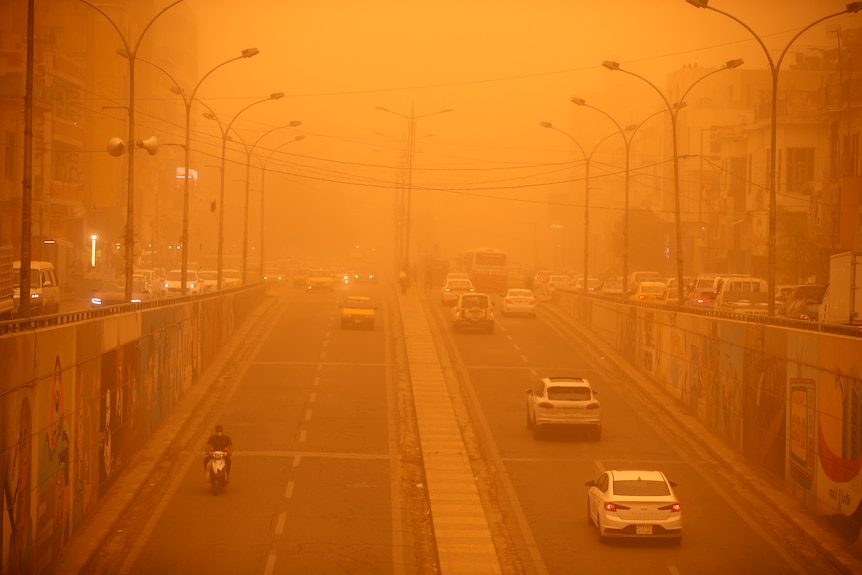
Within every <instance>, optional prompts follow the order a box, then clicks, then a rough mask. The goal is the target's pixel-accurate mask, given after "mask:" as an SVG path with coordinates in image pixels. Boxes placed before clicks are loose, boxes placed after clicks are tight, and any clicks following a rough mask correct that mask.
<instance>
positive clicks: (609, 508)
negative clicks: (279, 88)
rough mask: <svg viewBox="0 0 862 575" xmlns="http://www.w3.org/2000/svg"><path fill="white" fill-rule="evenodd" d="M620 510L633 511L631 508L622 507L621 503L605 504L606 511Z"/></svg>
mask: <svg viewBox="0 0 862 575" xmlns="http://www.w3.org/2000/svg"><path fill="white" fill-rule="evenodd" d="M618 509H623V510H626V509H631V507H627V506H625V505H620V504H619V503H612V502H610V501H608V502H607V503H605V511H616V510H618Z"/></svg>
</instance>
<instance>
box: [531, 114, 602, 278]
mask: <svg viewBox="0 0 862 575" xmlns="http://www.w3.org/2000/svg"><path fill="white" fill-rule="evenodd" d="M539 125H540V126H542V127H543V128H548V129H551V130H555V131H557V132H559V133H561V134H563V135H564V136H566V137H568V138H569V139H570V140H571V141H573V142H574V143H575V145H576V146H577V147H578V149H579V150H580V151H581V155H582V156H583V157H584V172H585V173H584V293H588V292H589V291H590V287H589V286H590V282H589V277H590V274H589V268H590V163H591V162H592V159H593V154H595V153H596V150H598V149H599V146H600V145H601V144H602V143H603V142H604V141H605V140H607V139H608V138H610V137H611V136H616V133H614V134H608V135H607V136H605V137H604V138H602V139H601V140H599V141H598V142H597V143H596V145H595V146H593V149H592V150H590V153H589V154H587V153H586V152H585V151H584V148H583V147H581V144H580V143H578V141H577V140H576V139H575V137H574V136H572V135H571V134H570V133H568V132H566V131H565V130H561V129H560V128H557V127H556V126H554V125H553V124H552V123H550V122H539Z"/></svg>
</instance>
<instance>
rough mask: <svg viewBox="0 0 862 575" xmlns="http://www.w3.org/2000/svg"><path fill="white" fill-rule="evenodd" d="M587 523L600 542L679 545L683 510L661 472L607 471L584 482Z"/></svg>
mask: <svg viewBox="0 0 862 575" xmlns="http://www.w3.org/2000/svg"><path fill="white" fill-rule="evenodd" d="M586 485H587V487H589V488H590V489H589V491H588V492H587V521H588V522H589V523H590V524H594V525H595V526H596V529H597V531H598V535H599V541H600V542H602V541H605V540H606V539H608V538H611V537H629V538H637V539H640V538H644V539H650V538H656V539H672V540H674V542H675V543H680V542H682V507H681V506H680V504H679V499H678V498H677V496H676V493H674V491H673V488H674V487H676V483H674V482H673V481H669V480H668V478H667V477H665V475H664V473H662V472H661V471H648V470H625V471H619V470H608V471H605V472H604V473H602V474H601V475H599V477H598V479H595V480H590V481H587V482H586Z"/></svg>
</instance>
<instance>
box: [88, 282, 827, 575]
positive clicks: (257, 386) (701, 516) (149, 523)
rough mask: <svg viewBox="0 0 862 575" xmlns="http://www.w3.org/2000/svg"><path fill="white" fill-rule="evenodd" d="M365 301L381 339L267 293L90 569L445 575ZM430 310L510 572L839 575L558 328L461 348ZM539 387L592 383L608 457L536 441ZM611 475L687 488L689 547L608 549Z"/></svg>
mask: <svg viewBox="0 0 862 575" xmlns="http://www.w3.org/2000/svg"><path fill="white" fill-rule="evenodd" d="M344 289H350V288H344ZM357 289H358V291H359V293H363V294H368V295H371V296H372V297H373V298H374V299H375V301H376V302H377V305H378V306H379V308H380V309H378V312H377V313H378V321H377V325H376V328H375V329H374V330H345V329H341V328H340V327H339V323H338V313H339V308H338V303H339V302H340V301H341V300H342V299H343V297H344V295H345V293H344V291H342V290H338V291H336V292H334V293H304V292H302V291H300V290H293V289H283V290H279V291H278V292H277V293H276V295H277V299H276V300H275V302H274V303H273V304H272V307H271V311H270V312H268V313H267V314H266V320H265V321H263V322H262V323H261V325H260V326H258V327H257V329H256V330H255V331H254V332H252V333H251V334H249V336H248V338H247V341H246V342H245V345H244V346H242V347H241V348H240V350H239V351H238V352H237V357H236V360H235V361H231V362H230V364H229V367H228V368H227V370H226V371H225V373H223V374H221V377H220V379H219V382H218V384H217V385H216V386H215V387H214V390H213V392H212V394H211V397H210V398H209V399H208V402H207V405H206V407H205V408H202V409H201V410H200V412H199V413H197V414H195V416H194V417H193V418H191V420H190V423H189V425H187V427H188V430H187V431H186V432H185V434H184V435H183V436H182V437H180V438H178V440H177V441H176V442H175V443H177V447H176V448H175V449H174V451H173V452H172V454H173V455H172V457H169V458H165V462H164V464H163V465H160V467H159V468H157V470H156V471H155V472H154V473H153V476H152V477H151V478H150V479H149V480H148V484H147V487H146V488H145V489H144V490H143V492H142V494H141V495H140V497H139V498H138V499H137V500H136V502H135V504H134V505H133V506H132V508H131V509H130V510H129V511H128V513H127V514H126V515H125V516H124V517H123V519H122V521H121V522H120V523H119V524H118V526H117V528H116V530H115V533H114V535H113V536H112V537H111V538H110V539H109V540H108V541H107V543H106V544H105V545H104V547H103V549H102V551H101V553H100V554H99V557H98V559H97V560H96V561H95V562H93V563H92V564H91V565H90V566H89V568H88V569H87V571H86V572H87V573H92V574H103V573H135V574H137V573H140V574H150V573H157V572H171V573H174V572H176V573H180V572H185V573H192V572H195V573H263V574H265V575H269V574H280V573H374V574H378V573H382V574H387V573H392V574H405V573H410V574H412V573H437V572H439V570H438V567H437V564H436V558H435V551H434V546H433V523H432V518H431V517H430V516H429V512H428V509H429V505H428V494H427V489H426V486H425V485H424V484H423V476H422V468H421V462H422V460H421V456H420V447H419V445H420V440H421V438H419V437H417V431H416V422H415V415H414V413H413V411H412V409H411V405H412V403H411V401H409V399H410V388H409V378H408V369H407V365H406V364H405V361H406V360H405V355H404V351H403V348H404V345H403V343H404V342H403V338H402V335H401V333H400V331H399V330H400V327H399V316H398V314H399V306H398V305H397V300H396V298H397V296H396V295H395V292H394V290H391V289H389V288H388V287H387V286H384V285H379V286H378V285H372V286H363V287H361V288H357ZM435 296H436V294H434V293H431V294H429V297H428V302H427V304H428V310H429V311H428V313H429V318H430V320H431V321H430V324H431V326H432V332H433V333H434V337H435V339H436V343H437V345H438V347H439V348H440V349H444V350H446V353H444V354H443V355H442V359H441V366H442V368H443V372H444V374H446V376H447V378H449V379H450V380H451V381H450V389H452V395H453V399H454V402H453V403H454V404H455V407H456V412H457V414H458V417H459V423H460V424H461V427H462V432H463V435H464V442H465V445H466V447H467V449H468V451H469V454H470V461H471V463H472V465H473V467H474V473H475V477H476V479H477V484H478V486H479V492H480V494H481V495H482V497H483V503H484V504H485V507H486V514H487V517H488V521H489V525H490V526H491V530H492V532H493V534H494V542H495V545H496V547H497V550H498V554H499V556H500V557H501V558H502V559H501V572H503V573H506V574H520V573H524V574H537V575H544V574H557V573H561V574H562V573H578V572H583V573H591V572H609V573H619V572H637V573H646V574H649V573H661V574H667V573H670V574H672V575H685V574H710V573H715V574H718V573H722V574H724V573H728V572H733V573H736V574H745V573H751V574H755V573H758V574H760V573H770V574H772V573H779V574H780V573H824V574H830V573H837V572H838V571H837V570H836V568H835V567H834V566H833V565H832V564H830V563H829V562H828V561H827V560H825V559H824V558H823V557H821V556H820V555H819V554H818V553H817V551H816V549H814V548H812V546H811V545H810V544H808V543H807V542H806V541H804V540H800V538H799V537H797V536H795V535H794V533H793V531H792V529H790V528H789V527H787V526H786V525H784V524H783V523H782V522H781V520H780V519H779V518H777V517H776V516H775V514H774V513H773V512H772V511H771V510H770V509H769V508H768V505H765V504H764V503H763V502H758V501H757V500H756V499H754V498H752V496H751V494H750V493H746V492H745V490H744V484H741V483H740V481H739V480H738V479H736V480H735V479H733V478H732V477H730V476H728V474H727V473H726V471H725V470H724V468H723V466H722V465H721V464H720V462H717V461H714V460H713V459H711V458H710V455H709V454H708V453H706V452H704V451H703V450H702V449H698V447H697V445H696V443H694V442H691V441H689V440H688V439H687V438H686V437H684V431H683V430H682V429H680V428H678V427H677V426H675V424H674V421H673V420H672V419H671V418H669V417H667V414H666V413H665V410H662V409H657V408H656V406H655V404H654V402H655V401H656V398H650V397H646V396H644V395H643V393H642V392H640V391H639V390H638V388H637V387H636V386H634V385H633V384H632V383H631V382H629V381H626V378H625V376H624V375H622V374H621V372H620V371H619V370H617V369H615V367H614V366H612V365H608V362H607V361H606V360H603V359H602V356H601V354H599V353H596V352H594V351H593V350H592V348H591V347H590V345H589V342H585V341H583V340H581V339H579V336H578V335H577V334H575V333H573V332H571V331H570V330H567V329H565V327H564V326H562V325H561V324H560V323H559V322H558V321H556V320H555V319H554V315H553V314H551V313H549V312H547V311H546V310H542V311H541V313H540V317H539V318H538V319H529V318H499V319H498V325H497V329H496V331H495V333H494V334H490V335H489V334H485V333H457V334H453V333H451V331H450V330H449V329H448V323H447V320H448V311H449V310H448V308H444V307H442V306H440V304H439V302H438V301H437V300H436V297H435ZM548 375H581V376H585V377H587V378H588V379H590V381H591V382H592V383H593V384H594V386H595V387H596V388H597V389H598V390H599V393H600V399H601V401H602V408H603V413H604V426H603V435H602V438H601V440H600V441H595V440H593V439H590V438H588V437H586V436H581V435H580V434H577V433H565V434H563V433H556V434H550V435H546V436H545V437H544V438H542V439H541V440H536V439H534V438H533V435H532V433H531V432H530V431H529V430H528V429H527V427H526V417H525V402H526V399H525V398H526V389H527V387H529V386H530V385H531V384H532V382H533V381H534V380H535V378H537V377H543V376H548ZM217 422H218V423H222V424H223V425H224V426H225V430H226V433H227V434H229V435H231V436H232V438H233V440H234V442H235V446H236V455H235V457H234V471H233V475H232V481H231V484H230V485H229V486H228V488H227V490H226V491H225V492H224V493H223V494H222V495H219V496H215V495H213V494H212V492H211V491H210V490H209V489H208V486H207V485H206V484H205V483H204V478H203V471H202V469H203V468H202V464H201V457H202V450H203V444H204V443H205V440H206V437H207V436H208V435H209V433H210V432H211V430H212V428H213V426H214V425H215V424H216V423H217ZM617 467H619V468H638V467H644V468H658V469H661V470H663V471H664V472H665V473H666V474H667V475H669V477H670V478H671V479H673V480H674V481H676V482H677V483H678V487H677V493H678V495H679V496H680V498H681V500H682V504H683V512H684V514H685V515H684V517H685V522H686V523H685V537H684V541H683V543H682V545H681V546H673V545H667V544H661V543H660V542H658V544H656V543H655V542H638V543H637V544H632V543H623V542H620V543H617V542H613V543H609V544H599V542H598V540H597V535H596V532H595V528H594V527H591V526H590V525H588V523H587V521H586V512H585V505H586V487H585V486H584V482H585V481H587V480H588V479H593V478H595V477H596V476H597V475H598V474H599V473H600V471H601V470H602V469H611V468H617Z"/></svg>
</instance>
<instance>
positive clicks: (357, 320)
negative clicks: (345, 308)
mask: <svg viewBox="0 0 862 575" xmlns="http://www.w3.org/2000/svg"><path fill="white" fill-rule="evenodd" d="M353 323H362V320H361V319H355V320H353Z"/></svg>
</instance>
